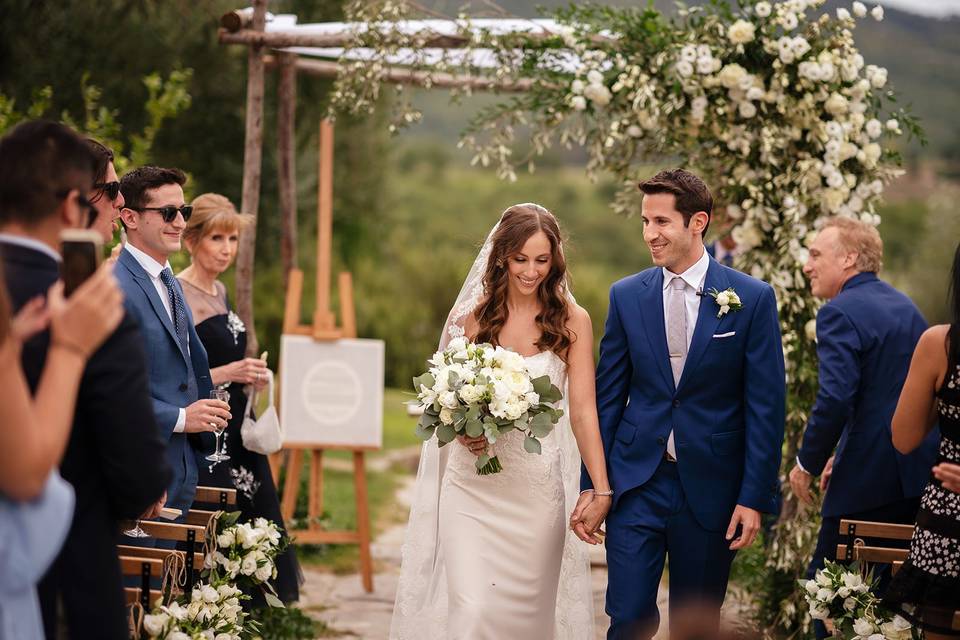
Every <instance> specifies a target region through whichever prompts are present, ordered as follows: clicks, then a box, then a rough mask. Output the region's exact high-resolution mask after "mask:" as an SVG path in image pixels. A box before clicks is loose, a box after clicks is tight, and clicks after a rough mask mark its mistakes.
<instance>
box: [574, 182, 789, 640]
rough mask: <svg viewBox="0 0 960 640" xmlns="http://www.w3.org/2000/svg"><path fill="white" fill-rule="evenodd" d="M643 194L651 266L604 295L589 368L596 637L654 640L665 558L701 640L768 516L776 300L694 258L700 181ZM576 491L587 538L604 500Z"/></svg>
mask: <svg viewBox="0 0 960 640" xmlns="http://www.w3.org/2000/svg"><path fill="white" fill-rule="evenodd" d="M640 189H641V190H642V191H643V193H644V197H643V205H642V215H643V236H644V241H645V242H646V243H647V246H648V247H649V248H650V253H651V255H652V257H653V262H654V264H655V265H656V266H655V267H653V268H651V269H647V270H646V271H643V272H641V273H638V274H635V275H632V276H630V277H627V278H625V279H623V280H621V281H619V282H617V283H615V284H614V285H613V286H612V287H611V289H610V308H609V311H608V315H607V323H606V328H605V333H604V336H603V340H602V341H601V343H600V362H599V364H598V366H597V409H598V413H599V418H600V431H601V435H602V438H603V444H604V451H605V453H606V457H607V465H608V468H609V471H610V482H611V485H612V487H613V491H614V494H613V504H612V508H611V511H610V513H609V515H608V517H607V537H606V551H607V565H608V569H609V579H608V586H607V602H606V610H607V613H608V614H609V615H610V629H609V631H608V632H607V638H609V639H614V638H617V639H624V640H625V639H628V638H629V639H630V640H633V639H634V638H641V637H646V638H649V637H651V636H652V635H653V634H654V633H655V632H656V629H657V626H658V624H659V612H658V610H657V589H658V586H659V583H660V578H661V575H662V573H663V567H664V562H665V560H666V558H667V556H669V561H670V611H671V613H672V614H674V613H676V612H677V611H678V610H679V608H680V607H688V606H696V607H698V610H699V612H700V613H699V616H700V620H701V621H703V622H704V623H705V625H706V627H707V628H706V629H705V632H706V633H707V634H708V635H709V634H710V631H711V629H710V627H714V630H715V625H716V624H718V622H719V612H720V606H721V605H722V603H723V598H724V595H725V593H726V587H727V579H728V577H729V573H730V564H731V562H732V561H733V557H734V555H735V554H736V552H737V550H738V549H742V548H744V547H747V546H749V545H750V544H751V543H752V542H753V540H754V538H755V537H756V535H757V532H758V530H759V529H760V514H761V513H775V512H776V511H777V510H778V508H779V494H780V485H779V482H778V479H777V473H778V470H779V465H780V448H781V445H782V442H783V427H784V415H785V394H786V391H785V382H784V380H785V377H784V361H783V350H782V346H781V340H780V326H779V322H778V319H777V303H776V299H775V297H774V292H773V289H772V288H771V287H770V286H769V285H767V284H765V283H763V282H761V281H759V280H755V279H754V278H751V277H750V276H747V275H745V274H743V273H740V272H739V271H736V270H734V269H731V268H729V267H725V266H723V265H721V264H719V263H718V262H717V261H715V260H713V259H712V258H710V256H709V255H708V254H707V253H706V251H705V249H704V245H703V236H704V234H705V233H706V230H707V227H708V225H709V223H710V216H711V212H712V208H713V200H712V197H711V195H710V192H709V190H708V189H707V186H706V185H705V184H704V183H703V181H701V180H700V179H699V178H698V177H697V176H695V175H693V174H692V173H690V172H688V171H684V170H682V169H677V170H673V171H662V172H660V173H659V174H657V175H656V176H654V177H653V178H652V179H650V180H647V181H646V182H643V183H641V184H640ZM581 483H582V489H583V490H584V493H583V494H582V497H581V505H580V506H584V505H586V506H585V507H584V508H583V509H582V512H581V510H580V509H578V511H576V512H575V513H574V516H573V517H572V521H573V522H572V524H573V526H574V529H575V530H576V529H577V528H578V527H585V528H586V532H584V531H578V534H582V533H588V534H589V533H590V532H591V530H593V529H594V527H595V526H596V524H597V522H596V518H595V508H594V506H595V505H603V504H604V503H603V501H602V499H601V498H599V497H593V496H592V494H591V492H592V488H591V486H590V478H589V475H588V474H586V473H583V474H581ZM604 509H605V507H604V506H598V507H596V510H599V511H600V512H601V513H602V512H603V510H604ZM581 537H583V536H582V535H581ZM677 618H678V616H677V615H671V620H672V621H673V620H677Z"/></svg>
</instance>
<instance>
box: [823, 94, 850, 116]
mask: <svg viewBox="0 0 960 640" xmlns="http://www.w3.org/2000/svg"><path fill="white" fill-rule="evenodd" d="M849 107H850V104H849V102H848V101H847V99H846V98H844V97H843V96H842V95H840V94H839V93H837V92H834V93H831V94H830V97H829V98H827V101H826V102H824V103H823V108H824V109H825V110H826V112H827V113H829V114H830V115H833V116H842V115H843V114H845V113H846V112H847V110H848V109H849Z"/></svg>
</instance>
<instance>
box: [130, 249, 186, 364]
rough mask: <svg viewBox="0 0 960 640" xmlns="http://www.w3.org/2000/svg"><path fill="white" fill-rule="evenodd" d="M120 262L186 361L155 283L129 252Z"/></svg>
mask: <svg viewBox="0 0 960 640" xmlns="http://www.w3.org/2000/svg"><path fill="white" fill-rule="evenodd" d="M120 262H121V263H123V265H124V266H125V267H126V268H127V270H129V271H130V273H131V274H133V277H134V279H136V281H137V284H138V285H140V288H141V289H142V290H143V294H144V295H145V296H147V300H149V301H150V306H151V307H153V312H154V313H155V314H157V318H158V319H159V320H160V324H162V325H163V326H164V327H165V328H166V330H167V333H168V334H170V337H171V338H172V339H173V344H175V345H177V349H178V350H179V351H180V355H182V356H183V359H184V360H186V359H187V354H185V353H184V352H183V347H182V346H181V345H180V339H179V338H177V330H176V329H175V328H174V326H173V321H171V320H170V315H169V314H168V313H167V309H166V307H164V306H163V302H162V301H161V300H160V294H159V293H157V288H156V287H155V286H153V281H152V280H151V279H150V276H149V275H148V274H147V272H146V271H145V270H144V269H143V267H142V266H141V265H140V263H139V262H137V259H136V258H134V257H133V255H132V254H131V253H130V252H129V251H121V252H120Z"/></svg>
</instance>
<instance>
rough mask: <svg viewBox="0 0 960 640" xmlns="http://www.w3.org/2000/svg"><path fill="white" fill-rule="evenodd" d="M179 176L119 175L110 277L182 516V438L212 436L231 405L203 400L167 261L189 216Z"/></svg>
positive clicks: (189, 488) (172, 501)
mask: <svg viewBox="0 0 960 640" xmlns="http://www.w3.org/2000/svg"><path fill="white" fill-rule="evenodd" d="M185 182H186V176H184V174H183V172H182V171H180V170H179V169H164V168H161V167H152V166H146V167H140V168H138V169H135V170H133V171H131V172H130V173H128V174H126V175H124V176H123V179H122V180H121V181H120V197H121V198H123V201H124V207H123V209H121V211H120V219H121V221H122V223H123V226H124V227H125V228H126V230H127V244H126V246H125V247H124V250H123V251H121V252H120V257H119V258H118V259H117V264H116V267H115V268H114V273H115V274H116V276H117V280H118V281H119V282H120V287H121V288H122V289H123V291H124V293H125V294H126V300H125V303H126V305H127V309H128V310H129V311H130V312H131V313H132V314H133V315H134V316H135V317H136V318H137V319H138V320H139V321H140V331H141V333H142V334H143V338H144V342H145V345H146V349H147V359H148V361H149V363H150V395H151V396H152V398H153V413H154V416H155V417H156V420H157V424H158V425H159V427H160V431H161V432H162V433H163V434H164V435H166V436H167V438H168V444H167V459H168V461H169V462H170V465H171V466H172V467H173V470H174V477H173V482H172V483H171V484H170V486H169V488H168V489H167V502H166V504H167V506H169V507H173V508H176V509H180V510H181V511H183V513H184V516H181V520H182V519H183V518H184V517H185V515H186V513H187V511H188V510H189V509H190V505H191V504H192V503H193V498H194V495H195V494H196V488H197V465H196V462H195V460H194V454H193V451H192V449H191V444H190V442H189V440H188V439H187V434H189V433H198V432H203V431H213V430H214V429H215V427H220V428H222V427H224V426H226V424H227V421H228V420H229V419H230V406H229V405H228V404H227V403H225V402H221V401H219V400H208V399H207V398H208V397H209V395H210V391H211V389H212V383H211V379H210V367H209V364H208V362H207V352H206V351H205V350H204V348H203V344H202V343H201V342H200V338H199V337H198V336H197V332H196V330H195V329H194V326H193V316H192V315H191V313H190V308H189V307H188V306H187V305H186V303H185V302H184V298H183V290H182V289H181V288H180V284H179V282H177V279H176V278H175V277H174V276H173V272H172V271H171V269H170V263H169V262H168V258H169V256H170V255H171V254H172V253H174V252H176V251H179V250H180V238H181V235H182V234H183V230H184V229H185V228H186V221H187V219H189V218H190V213H191V208H190V206H189V205H186V204H184V197H183V184H184V183H185Z"/></svg>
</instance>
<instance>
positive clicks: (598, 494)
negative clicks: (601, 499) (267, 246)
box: [580, 489, 613, 496]
mask: <svg viewBox="0 0 960 640" xmlns="http://www.w3.org/2000/svg"><path fill="white" fill-rule="evenodd" d="M584 493H592V494H593V495H595V496H612V495H613V489H610V490H609V491H597V490H596V489H584V490H583V491H581V492H580V494H581V495H583V494H584Z"/></svg>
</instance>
